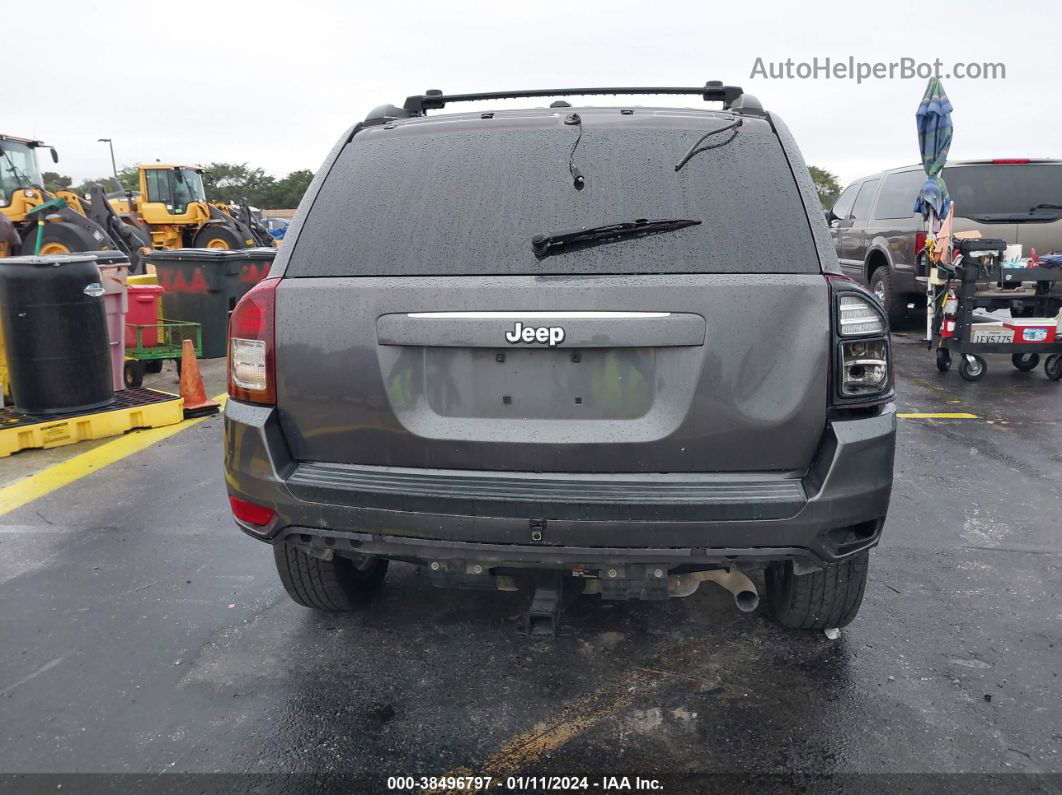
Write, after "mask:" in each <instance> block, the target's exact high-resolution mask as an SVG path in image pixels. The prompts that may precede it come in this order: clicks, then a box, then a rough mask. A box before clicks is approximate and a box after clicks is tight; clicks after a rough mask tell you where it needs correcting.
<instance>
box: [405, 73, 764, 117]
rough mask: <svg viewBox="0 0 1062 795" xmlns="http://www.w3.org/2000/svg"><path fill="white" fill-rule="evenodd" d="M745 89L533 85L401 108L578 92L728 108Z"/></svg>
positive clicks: (420, 111) (416, 99)
mask: <svg viewBox="0 0 1062 795" xmlns="http://www.w3.org/2000/svg"><path fill="white" fill-rule="evenodd" d="M743 93H744V92H743V91H742V90H741V87H740V86H724V85H723V84H722V83H721V82H719V81H717V80H713V81H710V82H708V83H705V84H704V85H703V86H701V87H697V88H695V87H680V86H638V87H624V88H619V87H617V88H535V89H529V90H525V91H489V92H486V93H482V94H443V93H442V92H441V91H437V90H436V91H428V92H427V93H425V94H423V95H416V96H412V97H407V98H406V101H405V104H404V105H403V108H404V109H405V110H407V111H408V112H409V113H410V114H411V115H414V116H423V115H424V113H425V111H428V110H441V109H442V108H445V107H446V105H447V104H449V103H451V102H480V101H483V100H491V99H522V98H525V97H581V96H602V95H614V96H623V95H626V96H636V95H646V94H649V95H651V94H688V95H691V96H700V97H701V98H703V99H704V101H705V102H722V103H723V107H724V108H729V107H730V106H731V104H733V103H734V101H735V100H736V99H737V98H738V97H740V96H741V95H742V94H743Z"/></svg>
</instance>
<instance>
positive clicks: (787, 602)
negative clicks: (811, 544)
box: [767, 551, 870, 629]
mask: <svg viewBox="0 0 1062 795" xmlns="http://www.w3.org/2000/svg"><path fill="white" fill-rule="evenodd" d="M869 560H870V556H869V553H868V552H866V551H864V552H860V553H858V554H856V555H854V556H852V557H850V558H847V559H845V560H843V561H841V562H839V563H833V564H830V565H829V566H826V567H824V568H822V569H819V570H818V571H815V572H811V573H810V574H801V575H796V574H794V573H793V564H792V563H790V562H786V563H784V564H775V565H774V566H772V568H771V569H769V570H768V576H767V591H768V602H769V604H770V606H771V612H772V613H773V614H774V616H775V618H777V619H778V621H779V622H780V623H781V624H783V625H784V626H787V627H792V628H794V629H830V628H833V627H844V626H847V625H848V624H849V623H851V621H852V619H854V618H855V617H856V614H857V613H858V612H859V607H860V605H861V604H862V602H863V594H864V592H865V590H866V582H867V573H868V571H869Z"/></svg>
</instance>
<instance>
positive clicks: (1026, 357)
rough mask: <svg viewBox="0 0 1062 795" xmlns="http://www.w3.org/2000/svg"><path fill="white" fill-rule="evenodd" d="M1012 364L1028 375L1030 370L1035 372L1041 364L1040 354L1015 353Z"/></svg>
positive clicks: (1011, 359) (1012, 356)
mask: <svg viewBox="0 0 1062 795" xmlns="http://www.w3.org/2000/svg"><path fill="white" fill-rule="evenodd" d="M1010 363H1011V364H1013V365H1014V366H1015V367H1016V368H1018V369H1019V370H1021V371H1022V372H1023V373H1027V372H1029V371H1030V370H1035V369H1036V365H1038V364H1039V363H1040V354H1038V353H1014V354H1011V357H1010Z"/></svg>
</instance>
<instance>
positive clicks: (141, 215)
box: [109, 163, 274, 249]
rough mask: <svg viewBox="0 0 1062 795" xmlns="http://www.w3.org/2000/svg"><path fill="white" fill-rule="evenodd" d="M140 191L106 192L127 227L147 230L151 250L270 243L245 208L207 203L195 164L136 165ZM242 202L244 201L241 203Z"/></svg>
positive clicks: (270, 239)
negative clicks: (236, 210)
mask: <svg viewBox="0 0 1062 795" xmlns="http://www.w3.org/2000/svg"><path fill="white" fill-rule="evenodd" d="M137 170H138V171H139V172H140V190H139V191H129V192H127V193H124V194H123V193H121V192H119V193H112V194H109V196H110V202H111V206H112V208H113V209H114V211H115V212H116V213H117V214H118V216H119V218H121V219H122V220H123V221H124V222H125V223H126V224H128V225H135V226H137V227H138V228H140V229H142V230H147V231H148V232H149V233H150V235H151V243H152V247H153V248H161V249H173V248H217V249H237V248H253V247H255V246H270V247H271V246H273V245H274V241H273V238H272V236H271V235H270V234H269V232H268V230H266V229H265V227H263V226H262V225H261V224H260V223H258V221H257V220H256V219H254V218H253V216H251V214H250V212H249V211H248V212H246V213H239V214H237V215H234V214H232V213H231V212H229V211H226V210H223V209H221V207H219V206H218V205H217V204H216V203H210V202H208V201H207V198H206V189H205V188H204V187H203V170H202V169H201V168H199V167H198V166H181V165H164V164H161V163H156V164H153V165H140V166H137ZM244 204H245V205H246V202H244Z"/></svg>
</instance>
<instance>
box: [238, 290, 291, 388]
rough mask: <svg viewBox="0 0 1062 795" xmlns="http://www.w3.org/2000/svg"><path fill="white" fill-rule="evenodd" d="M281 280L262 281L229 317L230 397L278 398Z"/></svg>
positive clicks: (249, 291) (249, 292)
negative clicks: (277, 333) (276, 351)
mask: <svg viewBox="0 0 1062 795" xmlns="http://www.w3.org/2000/svg"><path fill="white" fill-rule="evenodd" d="M279 284H280V279H265V280H263V281H260V282H259V283H258V284H256V285H255V286H254V287H252V288H251V289H250V290H248V291H247V293H246V294H245V295H244V296H243V298H241V299H240V302H239V303H238V304H236V308H235V309H233V310H232V316H231V317H230V318H229V397H230V398H232V399H233V400H241V401H243V402H245V403H260V404H265V405H270V406H271V405H274V404H275V403H276V401H277V393H276V376H275V372H274V371H275V362H274V334H273V318H274V312H275V304H276V289H277V285H279Z"/></svg>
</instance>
